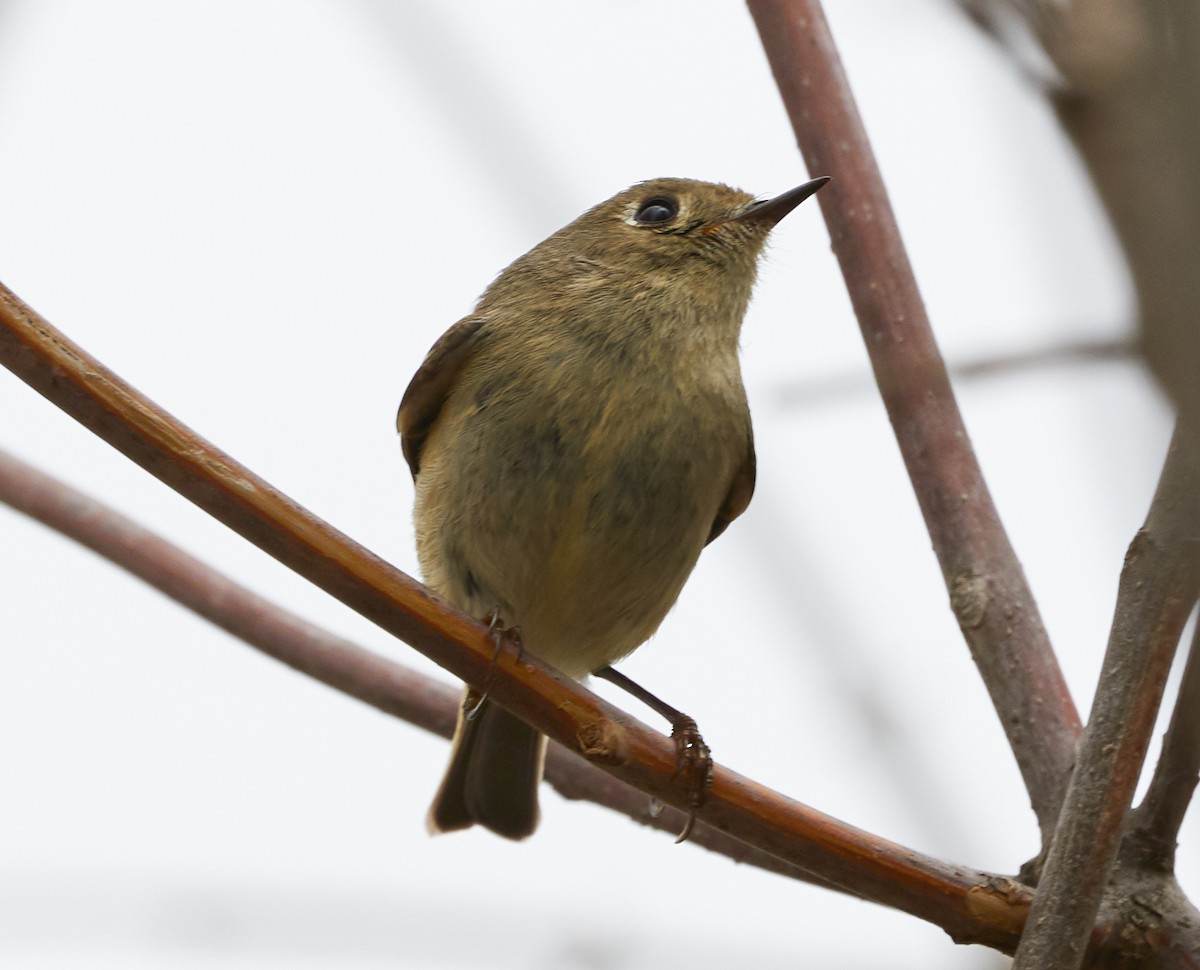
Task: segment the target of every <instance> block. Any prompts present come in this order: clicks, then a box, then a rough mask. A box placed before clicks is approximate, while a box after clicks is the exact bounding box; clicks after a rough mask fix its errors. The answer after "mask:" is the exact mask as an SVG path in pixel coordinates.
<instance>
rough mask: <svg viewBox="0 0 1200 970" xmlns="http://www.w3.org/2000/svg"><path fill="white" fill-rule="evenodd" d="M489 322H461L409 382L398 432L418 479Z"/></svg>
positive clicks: (476, 319)
mask: <svg viewBox="0 0 1200 970" xmlns="http://www.w3.org/2000/svg"><path fill="white" fill-rule="evenodd" d="M486 322H487V321H486V318H484V317H466V318H464V319H462V320H459V321H458V323H456V324H455V325H454V326H453V327H451V328H450V329H449V330H447V331H446V332H445V333H444V334H442V335H441V337H439V338H438V341H437V343H435V344H434V345H433V346H432V347H431V348H430V350H429V353H428V354H426V355H425V361H424V363H422V364H421V366H420V367H419V368H418V370H417V372H416V373H415V374H414V375H413V379H412V380H411V381H409V382H408V389H407V390H405V392H404V397H403V398H401V400H400V410H399V411H398V412H397V414H396V429H397V430H398V431H399V432H400V446H401V448H403V449H404V460H405V461H407V462H408V467H409V468H410V469H411V470H412V476H413V478H416V477H417V472H418V471H419V470H420V467H421V447H422V446H423V445H424V444H425V439H426V438H427V437H428V436H429V429H430V428H431V427H433V422H434V421H436V420H437V416H438V413H439V412H440V411H441V410H442V405H443V404H444V403H445V401H446V395H448V394H449V393H450V388H451V387H453V386H454V380H455V378H456V377H458V374H459V371H461V370H462V368H463V365H464V364H465V363H466V362H467V359H468V358H469V357H470V356H471V353H472V352H473V351H474V350H475V346H476V344H477V343H478V340H479V335H480V333H481V332H482V330H483V325H484V323H486Z"/></svg>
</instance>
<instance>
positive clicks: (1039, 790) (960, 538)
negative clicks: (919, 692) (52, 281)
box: [749, 0, 1080, 841]
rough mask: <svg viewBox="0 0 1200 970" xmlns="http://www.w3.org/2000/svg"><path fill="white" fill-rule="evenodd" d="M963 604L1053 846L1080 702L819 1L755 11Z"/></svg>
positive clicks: (759, 4) (912, 472) (953, 588)
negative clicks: (826, 179) (996, 489)
mask: <svg viewBox="0 0 1200 970" xmlns="http://www.w3.org/2000/svg"><path fill="white" fill-rule="evenodd" d="M749 7H750V12H751V13H752V14H753V16H754V19H755V22H756V23H757V25H758V31H759V34H760V35H761V37H762V42H763V46H764V48H765V49H766V52H767V57H768V59H769V60H770V62H771V68H772V70H773V71H774V73H775V80H776V83H777V84H778V86H779V90H780V92H781V94H782V95H783V100H784V104H785V105H786V106H787V110H788V115H789V117H790V118H791V121H792V127H793V128H794V130H795V132H796V138H797V140H798V141H799V143H800V149H801V151H802V153H803V154H804V160H805V162H806V164H807V166H808V169H809V171H810V172H817V173H828V174H830V175H833V176H834V180H833V182H832V183H830V185H829V187H828V188H827V189H826V190H825V191H824V192H822V193H821V195H820V196H819V197H818V201H819V202H820V203H821V210H822V212H823V213H824V215H825V220H826V222H827V223H828V225H829V232H830V236H831V237H832V241H833V249H834V252H835V253H836V254H837V257H838V261H839V262H840V264H841V267H842V274H843V275H844V276H845V278H846V285H847V288H848V289H849V292H850V298H851V301H852V302H853V304H854V311H855V314H856V315H857V316H858V321H859V326H860V327H861V328H862V332H863V338H864V340H865V341H866V345H867V351H868V352H869V354H870V357H871V364H872V366H873V368H874V370H875V379H876V381H877V382H878V384H879V390H880V393H881V394H882V397H883V401H884V404H885V405H886V407H887V411H888V416H889V417H890V419H891V422H892V427H893V430H894V431H895V434H896V440H897V442H898V443H899V445H900V451H901V453H902V455H903V456H904V462H905V465H906V466H907V468H908V473H909V477H910V478H911V480H912V484H913V488H914V490H915V492H916V495H917V500H918V502H919V503H920V506H921V511H922V513H923V514H924V517H925V524H926V527H927V528H928V530H929V534H930V537H931V538H932V540H933V547H934V550H935V552H936V553H937V556H938V561H939V562H940V564H941V567H942V575H943V577H944V579H945V582H946V587H947V589H948V590H949V592H950V603H951V606H952V607H953V609H954V613H955V615H956V617H957V618H958V622H959V626H960V628H961V629H962V632H963V635H964V637H965V638H966V640H967V643H968V645H969V646H970V648H971V653H972V656H973V657H974V659H975V663H976V665H977V666H978V667H979V671H980V673H981V675H982V676H983V679H984V682H985V683H986V685H987V688H988V692H989V693H990V694H991V697H992V703H993V704H994V705H995V707H996V711H997V713H998V714H999V715H1000V721H1001V723H1002V724H1003V726H1004V729H1005V731H1006V733H1007V735H1008V741H1009V744H1010V745H1011V746H1012V750H1013V753H1014V755H1015V756H1016V759H1017V764H1018V765H1019V767H1020V769H1021V774H1022V776H1023V778H1024V780H1025V785H1026V788H1027V789H1028V791H1029V796H1030V799H1031V801H1032V803H1033V808H1034V811H1035V812H1036V814H1037V817H1038V822H1039V824H1040V825H1041V829H1042V835H1043V841H1045V840H1047V839H1048V838H1049V836H1050V833H1051V832H1052V831H1053V829H1054V824H1055V821H1056V819H1057V818H1058V811H1059V807H1060V805H1061V803H1062V796H1063V792H1064V791H1065V789H1066V784H1067V779H1068V777H1069V775H1070V771H1071V766H1072V763H1073V760H1074V756H1075V745H1076V741H1077V739H1078V736H1079V731H1080V724H1079V715H1078V713H1077V712H1076V710H1075V706H1074V704H1073V703H1072V701H1071V697H1070V693H1069V692H1068V690H1067V686H1066V682H1065V681H1064V680H1063V676H1062V672H1061V671H1060V670H1059V667H1058V662H1057V660H1056V659H1055V656H1054V652H1053V650H1052V649H1051V646H1050V641H1049V638H1048V637H1047V635H1046V631H1045V628H1044V627H1043V625H1042V622H1041V618H1040V616H1039V615H1038V609H1037V604H1036V603H1035V602H1034V599H1033V593H1032V592H1031V591H1030V589H1029V586H1028V583H1027V582H1026V580H1025V575H1024V572H1023V571H1022V569H1021V565H1020V563H1019V562H1018V561H1017V557H1016V554H1015V553H1014V551H1013V549H1012V546H1011V544H1010V543H1009V541H1008V537H1007V535H1006V534H1005V532H1004V527H1003V526H1002V525H1001V523H1000V517H999V515H998V514H997V512H996V508H995V506H994V505H993V503H992V500H991V496H990V495H989V494H988V489H987V484H986V483H985V482H984V479H983V474H982V472H981V470H980V468H979V463H978V461H977V460H976V458H975V454H974V452H973V450H972V448H971V443H970V439H969V438H968V436H967V431H966V428H965V427H964V425H963V421H962V417H961V415H960V414H959V411H958V405H957V403H956V402H955V399H954V394H953V391H952V390H951V388H950V381H949V378H948V377H947V375H946V368H945V365H944V364H943V363H942V359H941V355H940V353H939V352H938V348H937V344H936V342H935V340H934V337H933V332H932V330H931V328H930V326H929V320H928V318H927V316H926V314H925V307H924V305H923V303H922V301H921V296H920V293H919V292H918V290H917V284H916V280H915V279H914V278H913V274H912V269H911V267H910V266H909V262H908V256H907V254H906V253H905V250H904V245H903V243H902V242H901V239H900V231H899V228H898V227H897V225H896V221H895V217H894V215H893V213H892V209H891V206H890V204H889V202H888V198H887V193H886V191H885V189H884V186H883V180H882V178H881V176H880V174H879V169H878V166H877V165H876V163H875V158H874V155H873V153H872V151H871V147H870V143H869V141H868V139H867V135H866V131H865V130H864V129H863V125H862V120H861V118H860V117H859V115H858V110H857V108H856V106H855V104H854V97H853V94H852V93H851V91H850V87H849V84H848V82H847V80H846V76H845V73H844V71H843V70H842V66H841V62H840V60H839V58H838V54H837V50H836V48H835V47H834V43H833V38H832V37H831V36H830V33H829V27H828V24H827V23H826V21H825V16H824V13H823V12H822V9H821V5H820V3H819V2H818V0H749Z"/></svg>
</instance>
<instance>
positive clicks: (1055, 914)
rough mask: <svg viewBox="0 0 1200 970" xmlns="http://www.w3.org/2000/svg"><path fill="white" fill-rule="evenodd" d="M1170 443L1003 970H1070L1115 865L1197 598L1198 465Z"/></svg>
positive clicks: (1186, 442) (1178, 439) (1189, 442)
mask: <svg viewBox="0 0 1200 970" xmlns="http://www.w3.org/2000/svg"><path fill="white" fill-rule="evenodd" d="M1194 443H1195V439H1194V438H1191V437H1190V436H1188V435H1184V434H1181V433H1180V432H1179V431H1177V432H1176V434H1175V440H1174V441H1172V443H1171V449H1170V451H1169V453H1168V455H1167V461H1166V465H1165V466H1164V468H1163V473H1162V478H1161V479H1160V480H1159V485H1158V490H1157V491H1156V492H1155V495H1154V500H1153V502H1152V503H1151V505H1150V512H1149V514H1148V515H1147V517H1146V524H1145V525H1144V526H1143V527H1142V529H1141V530H1140V531H1139V532H1138V534H1137V535H1136V536H1135V537H1134V540H1133V542H1132V544H1131V545H1130V547H1129V552H1128V553H1127V555H1126V557H1125V567H1124V569H1123V570H1122V571H1121V582H1120V587H1119V589H1118V591H1117V605H1116V610H1115V613H1114V616H1113V625H1112V633H1111V635H1110V637H1109V642H1108V650H1107V652H1106V654H1105V658H1104V666H1103V668H1102V669H1101V674H1100V684H1099V687H1098V688H1097V690H1096V699H1095V701H1094V703H1093V705H1092V712H1091V716H1090V717H1089V719H1088V727H1087V730H1086V731H1084V735H1083V741H1082V744H1081V745H1080V750H1079V765H1078V767H1077V768H1076V770H1075V774H1074V776H1073V778H1072V779H1071V785H1070V787H1069V788H1068V790H1067V796H1066V799H1065V801H1064V802H1063V812H1062V817H1061V819H1060V820H1059V824H1058V828H1057V829H1056V831H1055V833H1054V840H1053V842H1052V843H1051V846H1050V852H1049V854H1048V856H1047V858H1046V864H1045V868H1044V870H1043V872H1042V876H1041V879H1040V880H1039V882H1038V891H1037V896H1036V898H1035V899H1034V905H1033V909H1032V911H1031V912H1030V919H1029V922H1028V923H1027V928H1026V932H1025V934H1024V936H1023V937H1022V940H1021V946H1020V948H1019V949H1018V951H1017V956H1016V960H1015V962H1014V964H1013V966H1014V967H1015V968H1020V970H1073V968H1076V967H1079V966H1081V965H1082V963H1083V959H1084V955H1085V951H1086V947H1087V943H1088V939H1089V936H1090V935H1091V933H1092V930H1093V927H1094V925H1095V923H1096V916H1097V913H1098V912H1099V910H1100V903H1101V900H1102V898H1103V895H1104V891H1105V888H1106V887H1107V885H1108V882H1109V874H1110V872H1111V870H1112V866H1113V861H1114V859H1115V858H1116V854H1117V849H1118V847H1119V843H1120V838H1121V833H1122V830H1123V827H1124V823H1125V817H1126V812H1127V811H1128V808H1129V804H1130V802H1131V801H1132V799H1133V792H1134V788H1135V787H1136V785H1137V780H1138V776H1139V775H1140V774H1141V770H1142V762H1143V760H1144V759H1145V756H1146V749H1147V747H1148V746H1149V744H1150V736H1151V733H1152V732H1153V730H1154V722H1155V718H1156V717H1157V715H1158V707H1159V703H1160V701H1161V699H1162V692H1163V687H1164V685H1165V684H1166V681H1167V675H1168V673H1169V672H1170V669H1171V659H1172V657H1173V656H1174V654H1175V648H1176V645H1177V644H1178V642H1179V636H1180V634H1181V633H1182V631H1183V626H1184V624H1185V623H1186V622H1187V618H1188V614H1189V613H1191V610H1192V605H1193V604H1194V603H1195V602H1196V596H1197V592H1198V591H1200V453H1198V452H1197V450H1196V449H1195V447H1194Z"/></svg>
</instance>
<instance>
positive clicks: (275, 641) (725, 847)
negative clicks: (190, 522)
mask: <svg viewBox="0 0 1200 970" xmlns="http://www.w3.org/2000/svg"><path fill="white" fill-rule="evenodd" d="M0 502H3V503H5V504H7V505H9V506H10V507H12V508H14V509H16V510H17V511H20V512H23V513H25V514H26V515H28V516H30V518H33V519H36V520H37V521H39V522H41V523H43V524H44V525H46V526H48V527H49V528H51V529H54V530H56V531H57V532H59V533H61V534H62V535H65V536H68V537H69V538H71V539H74V540H75V541H76V542H78V543H80V544H81V545H83V546H86V547H87V548H88V549H91V550H92V551H93V552H95V553H97V554H98V555H100V556H103V557H104V558H105V559H107V560H108V561H109V562H112V563H114V564H115V565H117V566H120V567H121V568H122V569H124V570H126V571H128V572H129V573H131V574H133V575H134V576H136V577H138V578H139V579H141V580H143V581H144V582H146V583H147V584H149V585H150V586H152V587H154V588H155V589H157V590H158V591H159V592H161V593H163V594H165V595H166V596H169V597H170V598H171V599H173V600H175V602H177V603H179V604H180V605H182V606H185V607H187V608H188V609H189V610H192V611H193V612H195V613H197V614H198V615H200V616H202V617H204V618H205V619H206V620H208V621H209V622H211V623H213V624H214V625H215V626H218V627H220V628H221V629H222V630H225V631H226V632H227V633H231V634H232V635H233V636H235V637H238V638H240V639H241V640H243V641H245V642H246V643H248V644H249V645H250V646H252V647H255V648H256V649H258V650H261V651H262V652H263V653H265V654H267V656H269V657H273V658H274V659H276V660H278V661H280V662H281V663H285V664H287V665H288V666H289V667H292V668H294V669H295V670H298V671H300V672H301V673H304V674H307V675H308V676H310V677H313V678H314V679H316V680H319V681H320V682H321V683H323V684H327V685H328V686H330V687H332V688H334V689H335V690H339V691H341V692H343V693H345V694H348V695H350V696H351V697H354V698H357V699H358V700H360V701H363V702H364V703H366V704H370V705H371V706H372V707H374V708H377V709H378V710H380V711H383V712H384V713H385V714H391V715H393V716H395V717H398V718H401V719H403V720H405V721H408V722H409V723H410V724H415V725H416V726H418V727H421V728H424V729H425V730H426V731H430V732H431V733H433V734H437V735H440V736H441V737H443V738H448V737H450V735H451V734H452V733H453V731H454V722H455V719H456V716H457V710H458V704H459V700H460V696H461V692H460V691H459V690H458V689H456V688H454V687H451V686H449V685H448V684H443V683H440V682H438V681H436V680H433V679H432V678H430V677H426V676H424V675H422V674H419V673H417V672H416V671H414V670H409V669H408V668H406V667H404V666H402V665H401V664H398V663H395V662H394V661H391V660H388V659H386V658H384V657H381V656H379V655H377V654H374V653H371V652H370V651H368V650H364V649H363V648H362V647H360V646H358V645H357V644H354V643H351V642H350V641H349V640H345V639H343V638H342V637H338V636H335V635H334V634H332V633H329V632H328V631H327V630H324V629H322V628H321V627H319V626H317V625H315V624H313V623H309V622H308V621H307V620H304V619H302V618H301V617H299V616H296V615H295V614H294V613H291V612H289V611H287V610H285V609H283V608H282V607H280V606H278V605H276V604H275V603H272V602H271V601H270V600H267V599H264V598H263V597H261V596H258V595H257V594H255V593H252V592H251V591H250V590H248V589H246V588H245V587H244V586H241V585H240V584H238V583H235V582H234V581H233V580H231V579H229V578H228V577H227V576H224V575H222V574H221V573H219V572H217V571H216V570H215V569H213V568H212V567H211V566H208V565H206V564H205V563H203V562H201V561H200V560H198V559H196V558H195V557H193V556H191V555H189V554H188V553H186V552H184V551H183V550H182V549H180V548H179V547H178V546H176V545H173V544H172V543H170V542H168V541H167V540H165V539H163V538H161V537H160V536H157V535H155V534H154V533H153V532H150V531H149V530H148V529H145V528H143V527H142V526H140V525H138V524H137V523H136V522H133V521H132V520H130V519H128V518H126V517H125V516H123V515H121V513H119V512H117V511H116V510H115V509H112V508H109V507H108V506H106V505H104V504H103V503H102V502H98V501H96V500H95V499H93V498H90V497H89V496H87V495H84V494H83V493H82V492H80V491H78V490H77V489H74V488H72V487H71V486H69V485H67V484H65V483H64V482H61V481H59V480H58V479H56V478H52V477H51V476H49V475H47V474H45V473H44V472H40V471H38V470H37V469H36V468H33V467H31V466H30V465H28V464H26V463H25V462H23V461H20V460H19V459H17V458H15V457H14V456H12V455H10V454H7V453H6V452H4V451H2V450H0ZM546 779H547V780H548V781H549V782H550V784H551V785H553V786H554V787H555V788H556V789H557V790H558V791H559V792H560V793H561V794H562V795H563V796H564V797H566V798H572V799H585V800H587V801H591V802H596V803H598V804H601V805H605V806H607V807H608V808H613V809H616V810H617V811H620V812H622V813H623V814H625V815H628V816H629V817H630V818H633V819H634V820H635V821H638V822H641V823H642V824H644V825H648V826H651V827H652V828H657V829H660V830H662V831H667V832H670V833H672V834H675V833H677V832H679V831H681V829H682V827H683V823H684V819H685V816H684V814H683V813H681V812H678V811H676V810H674V809H666V810H664V811H662V812H655V813H651V811H650V800H649V799H648V798H647V797H646V796H645V795H644V794H643V793H642V792H639V791H638V790H637V789H635V788H631V787H630V786H629V785H626V784H625V783H624V782H621V781H618V780H617V779H615V778H611V777H610V776H608V775H606V774H604V772H602V771H600V770H599V769H597V768H595V767H593V766H592V765H590V764H588V763H587V762H586V761H583V760H581V759H580V758H577V757H575V756H573V755H571V754H569V753H568V752H567V751H566V750H565V749H564V748H563V747H562V746H561V745H558V744H555V745H553V746H552V747H551V749H550V751H549V753H548V755H547V760H546ZM688 841H689V842H693V843H696V844H698V845H702V846H704V847H705V848H708V849H711V850H712V851H714V852H719V853H720V854H722V855H726V856H729V857H730V858H732V859H734V860H736V861H737V862H745V863H748V864H750V865H754V866H758V867H759V868H762V869H767V870H769V871H771V872H776V873H779V874H781V875H785V876H789V877H791V878H794V879H801V880H804V881H806V882H813V883H815V884H817V885H819V886H823V887H825V888H827V889H835V890H840V887H837V886H834V885H832V884H831V883H829V882H828V881H826V880H823V879H821V878H820V877H819V876H815V875H812V874H811V873H808V872H805V871H804V870H802V869H798V868H797V867H795V866H792V865H788V864H787V863H786V862H783V861H782V860H780V859H777V858H775V857H774V856H770V855H767V854H766V853H765V852H761V851H759V850H757V849H754V848H752V847H750V846H748V845H745V844H744V843H741V842H738V841H737V840H735V839H732V838H730V837H729V836H727V835H725V834H723V833H721V832H718V831H716V830H715V829H713V828H710V827H709V826H707V825H703V824H699V825H697V826H696V827H695V828H694V829H693V830H692V834H691V836H690V838H689V839H688ZM843 891H844V890H843Z"/></svg>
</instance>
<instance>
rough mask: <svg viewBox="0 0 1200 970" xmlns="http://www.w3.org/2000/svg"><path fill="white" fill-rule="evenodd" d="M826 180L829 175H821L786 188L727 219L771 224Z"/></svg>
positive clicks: (811, 193)
mask: <svg viewBox="0 0 1200 970" xmlns="http://www.w3.org/2000/svg"><path fill="white" fill-rule="evenodd" d="M828 181H829V176H828V175H822V176H821V177H820V178H815V179H813V180H812V181H811V182H805V183H804V184H803V185H797V186H796V187H795V188H794V189H788V190H787V191H786V192H784V193H783V194H782V195H777V196H775V198H773V199H768V200H767V201H766V202H755V203H753V204H752V205H751V206H750V208H749V209H747V210H746V211H745V212H743V213H742V214H741V215H740V216H734V217H733V218H732V219H730V220H729V221H730V222H763V223H766V224H767V225H768V226H773V225H775V224H776V223H777V222H779V220H780V219H782V218H783V217H784V216H786V215H787V214H788V213H789V212H791V211H792V210H793V209H794V208H796V206H798V205H799V204H800V203H801V202H803V201H804V200H805V199H807V198H808V197H809V196H810V195H814V194H815V193H816V192H817V191H818V190H819V189H820V188H821V187H822V186H823V185H825V183H826V182H828Z"/></svg>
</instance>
